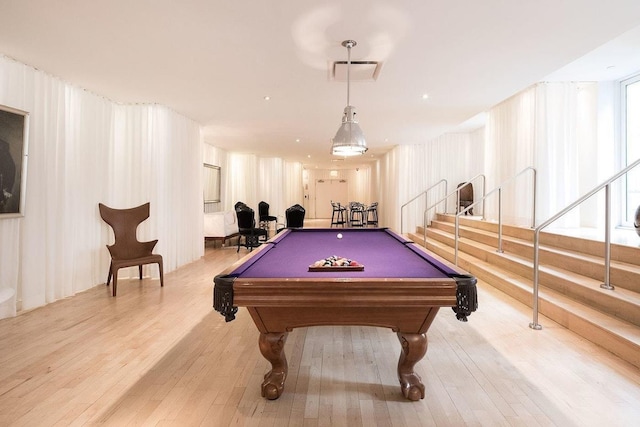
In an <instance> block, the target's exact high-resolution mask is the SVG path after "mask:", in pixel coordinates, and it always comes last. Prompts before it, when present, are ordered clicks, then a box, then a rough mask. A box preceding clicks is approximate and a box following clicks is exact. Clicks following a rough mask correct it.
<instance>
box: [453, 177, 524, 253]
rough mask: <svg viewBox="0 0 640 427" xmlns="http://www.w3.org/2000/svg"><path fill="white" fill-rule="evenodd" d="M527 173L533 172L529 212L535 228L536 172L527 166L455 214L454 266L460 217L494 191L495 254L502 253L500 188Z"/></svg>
mask: <svg viewBox="0 0 640 427" xmlns="http://www.w3.org/2000/svg"><path fill="white" fill-rule="evenodd" d="M529 171H531V172H533V190H532V191H533V207H532V212H531V228H534V227H535V226H536V199H537V194H536V180H537V172H536V170H535V168H534V167H532V166H529V167H526V168H524V169H523V170H521V171H520V172H518V173H517V174H515V175H514V176H512V177H511V178H508V179H507V180H505V181H502V183H500V185H498V186H497V187H496V188H494V189H493V190H491V191H489V192H488V193H487V194H485V195H484V196H483V197H482V198H481V199H480V200H477V201H475V202H473V203H472V204H470V205H469V206H467V207H466V208H464V209H463V210H461V211H460V212H457V213H456V220H455V234H454V237H455V239H454V240H455V248H454V264H455V265H458V237H459V234H460V215H462V214H464V213H466V212H467V211H468V210H470V209H472V208H473V207H474V206H475V205H477V204H478V203H481V202H483V203H484V201H485V199H486V198H488V197H489V196H491V195H492V194H493V193H495V192H496V191H497V192H498V250H497V252H498V253H502V252H504V251H503V250H502V188H503V187H505V186H506V185H507V184H510V183H511V181H515V180H516V178H518V177H519V176H520V175H522V174H524V173H525V172H529ZM482 206H483V214H484V205H482ZM483 216H484V215H483Z"/></svg>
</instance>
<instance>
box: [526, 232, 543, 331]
mask: <svg viewBox="0 0 640 427" xmlns="http://www.w3.org/2000/svg"><path fill="white" fill-rule="evenodd" d="M539 249H540V229H536V230H535V232H534V234H533V321H532V322H531V323H529V327H530V328H531V329H535V330H540V329H542V325H540V324H539V323H538V287H539V286H538V279H539V270H540V269H539V259H538V256H539Z"/></svg>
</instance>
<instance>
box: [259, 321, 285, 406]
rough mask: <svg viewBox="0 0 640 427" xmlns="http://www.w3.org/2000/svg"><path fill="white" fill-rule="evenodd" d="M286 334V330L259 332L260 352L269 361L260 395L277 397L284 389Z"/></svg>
mask: <svg viewBox="0 0 640 427" xmlns="http://www.w3.org/2000/svg"><path fill="white" fill-rule="evenodd" d="M287 335H288V333H287V332H275V333H260V338H259V341H258V343H259V345H260V352H261V353H262V356H264V358H265V359H267V360H268V361H269V362H271V370H270V371H269V372H267V373H266V375H265V376H264V381H263V382H262V397H266V398H267V399H269V400H274V399H277V398H278V397H280V395H281V394H282V391H283V390H284V380H285V379H286V378H287V369H288V366H287V358H286V357H285V355H284V344H285V342H287Z"/></svg>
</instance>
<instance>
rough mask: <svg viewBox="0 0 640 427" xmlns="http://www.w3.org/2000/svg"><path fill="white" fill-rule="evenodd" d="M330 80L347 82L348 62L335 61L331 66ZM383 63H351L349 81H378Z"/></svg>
mask: <svg viewBox="0 0 640 427" xmlns="http://www.w3.org/2000/svg"><path fill="white" fill-rule="evenodd" d="M330 67H331V69H330V73H329V74H330V79H331V80H336V81H340V82H346V81H347V61H334V62H332V63H331V64H330ZM381 68H382V63H381V62H378V61H351V68H350V70H349V73H350V75H349V79H350V80H351V81H352V82H374V81H376V80H377V79H378V75H379V74H380V69H381Z"/></svg>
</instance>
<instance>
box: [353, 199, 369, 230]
mask: <svg viewBox="0 0 640 427" xmlns="http://www.w3.org/2000/svg"><path fill="white" fill-rule="evenodd" d="M364 222H365V218H364V205H363V204H362V203H358V202H351V203H349V224H350V226H351V227H362V226H364Z"/></svg>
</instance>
